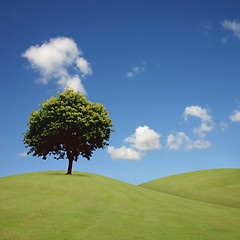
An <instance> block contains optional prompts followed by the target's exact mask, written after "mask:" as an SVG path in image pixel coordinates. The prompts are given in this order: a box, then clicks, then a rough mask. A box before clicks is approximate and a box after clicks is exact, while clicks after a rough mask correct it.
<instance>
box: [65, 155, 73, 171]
mask: <svg viewBox="0 0 240 240" xmlns="http://www.w3.org/2000/svg"><path fill="white" fill-rule="evenodd" d="M72 165H73V160H72V159H69V163H68V171H67V173H66V175H72Z"/></svg>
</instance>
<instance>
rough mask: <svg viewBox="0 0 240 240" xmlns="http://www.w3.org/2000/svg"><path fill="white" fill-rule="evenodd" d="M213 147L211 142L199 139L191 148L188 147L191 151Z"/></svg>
mask: <svg viewBox="0 0 240 240" xmlns="http://www.w3.org/2000/svg"><path fill="white" fill-rule="evenodd" d="M211 146H212V143H211V142H210V141H207V140H204V139H198V140H196V141H193V142H192V144H191V145H190V146H188V148H189V149H192V148H197V149H205V148H209V147H211Z"/></svg>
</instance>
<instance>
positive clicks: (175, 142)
mask: <svg viewBox="0 0 240 240" xmlns="http://www.w3.org/2000/svg"><path fill="white" fill-rule="evenodd" d="M189 143H190V139H189V137H188V136H186V135H185V133H184V132H178V133H176V135H175V136H174V135H173V134H170V135H168V137H167V145H168V149H169V150H180V149H181V148H188V147H187V146H188V145H189Z"/></svg>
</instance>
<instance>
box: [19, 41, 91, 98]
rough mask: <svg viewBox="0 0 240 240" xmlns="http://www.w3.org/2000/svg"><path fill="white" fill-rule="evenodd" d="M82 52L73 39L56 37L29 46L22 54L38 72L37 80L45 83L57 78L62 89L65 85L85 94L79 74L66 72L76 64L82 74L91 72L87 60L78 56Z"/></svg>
mask: <svg viewBox="0 0 240 240" xmlns="http://www.w3.org/2000/svg"><path fill="white" fill-rule="evenodd" d="M82 54H83V53H82V51H81V50H80V49H78V47H77V44H76V43H75V42H74V40H73V39H71V38H66V37H57V38H54V39H50V41H49V42H45V43H43V44H42V45H40V46H39V45H36V46H31V47H30V48H28V49H27V51H26V52H25V53H23V54H22V56H23V57H25V58H27V59H28V61H29V62H30V63H31V66H32V68H33V69H36V70H38V71H39V72H40V74H41V78H40V79H39V82H41V83H43V84H47V83H48V82H49V81H50V80H51V79H58V81H57V83H58V84H59V86H60V87H61V88H62V89H65V88H66V86H67V87H70V88H73V89H74V90H75V91H80V92H81V93H84V94H86V91H85V89H84V87H83V85H82V83H81V79H80V76H79V75H78V74H76V75H74V76H72V75H70V74H69V73H68V69H69V68H70V67H71V70H72V69H74V66H75V65H77V67H78V68H79V70H80V73H81V74H82V76H86V75H91V74H92V70H91V66H90V64H89V63H88V62H87V60H85V59H84V58H82V57H81V58H80V57H79V56H80V55H82Z"/></svg>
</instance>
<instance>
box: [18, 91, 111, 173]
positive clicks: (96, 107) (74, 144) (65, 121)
mask: <svg viewBox="0 0 240 240" xmlns="http://www.w3.org/2000/svg"><path fill="white" fill-rule="evenodd" d="M112 126H113V124H112V120H111V119H110V118H109V117H108V112H107V111H106V109H105V108H104V106H103V105H102V104H97V103H91V102H90V101H88V100H87V99H86V97H84V95H82V94H80V93H79V92H78V93H75V92H74V91H73V90H69V89H67V90H66V91H65V92H64V93H59V92H58V96H57V97H56V98H54V97H51V98H50V99H49V100H47V101H46V102H44V103H43V104H41V105H40V109H39V110H38V111H33V112H32V113H31V114H30V116H29V122H28V130H27V131H26V133H24V140H23V142H24V144H25V145H26V148H27V147H29V148H30V150H29V152H28V154H32V155H33V156H38V157H42V158H43V160H46V159H47V155H51V154H53V155H56V156H55V157H54V158H55V159H57V160H59V159H64V157H65V154H66V156H67V158H68V160H69V165H68V171H67V174H72V165H73V161H76V162H77V160H78V157H79V155H82V156H83V157H85V158H87V159H88V160H90V157H91V156H92V153H93V151H95V150H96V149H98V148H104V147H105V146H107V145H108V143H107V141H109V138H110V133H111V132H112V131H114V130H112V129H111V127H112Z"/></svg>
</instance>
